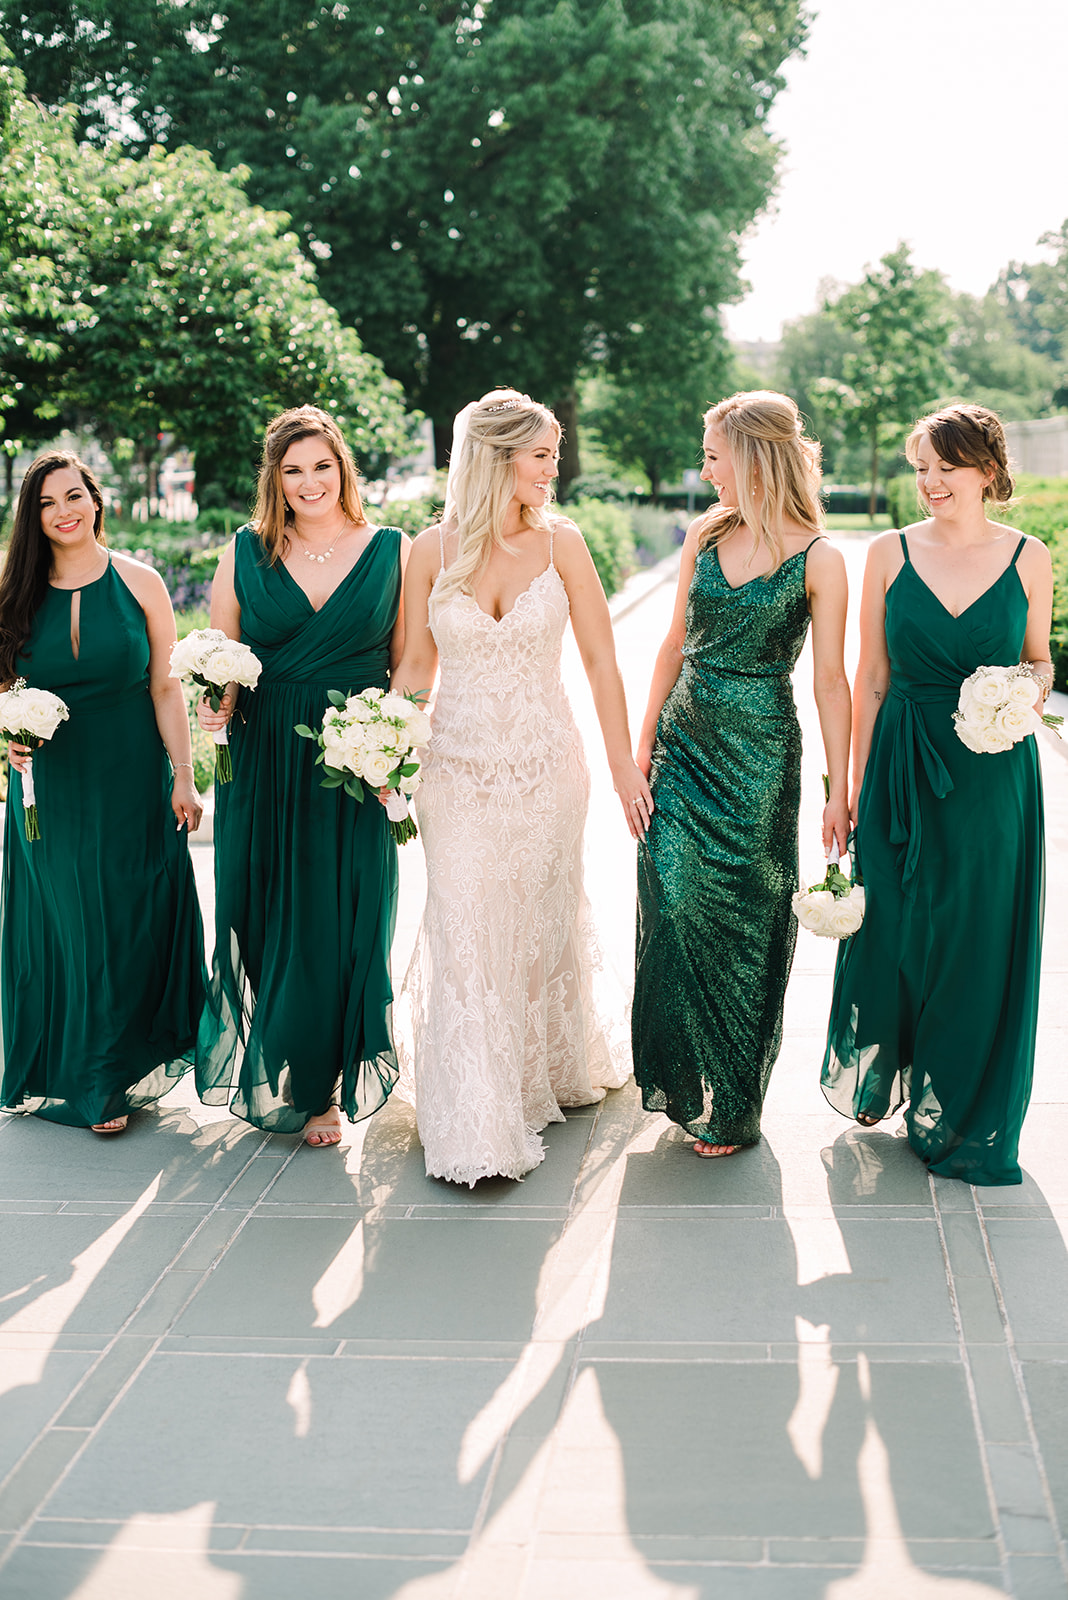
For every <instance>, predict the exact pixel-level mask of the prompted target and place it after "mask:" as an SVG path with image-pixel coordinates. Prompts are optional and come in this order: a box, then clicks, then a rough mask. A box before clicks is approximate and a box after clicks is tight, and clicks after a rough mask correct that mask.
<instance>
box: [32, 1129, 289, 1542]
mask: <svg viewBox="0 0 1068 1600" xmlns="http://www.w3.org/2000/svg"><path fill="white" fill-rule="evenodd" d="M271 1138H272V1135H271V1134H269V1133H268V1134H267V1135H266V1137H265V1138H264V1139H263V1141H262V1143H261V1144H260V1145H259V1147H258V1148H257V1149H256V1150H254V1151H253V1152H252V1154H251V1155H250V1156H249V1158H248V1160H247V1161H246V1162H245V1164H244V1166H243V1167H242V1168H241V1170H240V1171H239V1172H238V1173H236V1174H235V1175H234V1177H233V1179H232V1180H231V1181H230V1183H228V1184H227V1186H226V1188H225V1189H224V1190H223V1192H222V1194H221V1195H220V1196H219V1198H218V1200H217V1201H216V1202H215V1204H214V1205H213V1206H212V1208H211V1210H210V1211H208V1212H207V1213H206V1214H205V1215H204V1216H203V1217H202V1218H201V1219H200V1221H199V1222H198V1223H197V1226H196V1227H195V1228H194V1229H193V1232H192V1233H191V1234H190V1235H189V1237H188V1238H187V1239H184V1240H183V1241H182V1244H181V1247H180V1248H179V1249H178V1250H177V1251H176V1252H175V1254H174V1255H173V1256H172V1257H171V1259H170V1261H169V1262H168V1263H167V1265H166V1266H165V1267H164V1268H163V1270H162V1271H161V1272H160V1273H159V1274H158V1275H157V1276H156V1278H155V1279H154V1280H153V1282H152V1283H151V1284H150V1285H149V1287H148V1288H147V1289H146V1290H145V1293H144V1294H143V1295H142V1296H141V1298H140V1300H138V1302H137V1304H136V1305H135V1306H134V1308H133V1310H132V1311H131V1312H130V1314H129V1316H128V1317H126V1318H125V1320H124V1321H123V1323H122V1324H121V1326H120V1327H119V1328H118V1329H117V1330H116V1332H115V1333H114V1334H113V1335H112V1337H111V1338H110V1339H109V1341H108V1343H107V1344H106V1345H105V1346H104V1348H103V1350H101V1351H100V1353H99V1354H98V1356H97V1358H96V1360H95V1361H94V1362H93V1363H92V1365H91V1366H90V1367H89V1368H88V1369H87V1370H86V1372H85V1373H84V1375H83V1377H82V1378H81V1379H80V1381H79V1382H78V1383H77V1384H76V1385H75V1386H74V1388H73V1389H72V1390H71V1391H70V1393H69V1394H68V1395H66V1396H65V1398H64V1399H63V1401H62V1403H61V1404H60V1405H59V1406H58V1407H57V1409H56V1410H55V1411H54V1412H53V1414H52V1417H51V1418H50V1420H49V1421H48V1422H47V1423H46V1424H45V1425H44V1427H43V1428H41V1430H40V1431H39V1433H38V1434H37V1435H36V1436H35V1438H34V1439H33V1441H32V1443H31V1444H30V1445H28V1446H27V1448H26V1449H25V1450H24V1451H23V1453H22V1455H21V1456H20V1457H19V1458H18V1460H17V1461H16V1462H15V1463H14V1465H13V1466H12V1467H11V1469H10V1471H9V1472H8V1473H7V1474H6V1475H5V1477H4V1478H3V1479H0V1493H2V1492H3V1491H4V1489H6V1488H7V1486H8V1485H9V1484H10V1483H11V1482H12V1481H13V1480H14V1478H15V1477H16V1475H17V1473H18V1472H19V1469H20V1468H21V1467H22V1466H23V1464H24V1463H25V1462H26V1461H27V1459H28V1458H29V1456H30V1455H31V1454H32V1452H33V1451H34V1449H35V1448H36V1446H37V1445H38V1444H39V1443H40V1441H41V1440H42V1439H43V1438H45V1437H47V1435H48V1434H49V1433H52V1432H58V1431H67V1430H62V1429H61V1428H60V1427H59V1425H58V1423H57V1418H58V1417H59V1416H60V1415H61V1414H62V1412H63V1411H64V1410H65V1409H66V1407H67V1406H68V1405H69V1404H70V1403H71V1401H72V1400H73V1399H74V1398H75V1396H76V1395H77V1394H79V1393H80V1392H81V1390H82V1389H83V1388H84V1387H85V1385H86V1384H87V1383H88V1382H89V1380H90V1379H91V1378H92V1377H93V1375H94V1374H95V1373H96V1372H97V1371H98V1370H99V1368H100V1366H101V1365H102V1363H103V1362H104V1361H105V1360H106V1358H107V1357H108V1355H110V1353H111V1351H112V1350H113V1349H114V1348H115V1347H116V1345H117V1344H118V1342H119V1340H120V1339H121V1338H123V1336H124V1335H125V1332H126V1329H127V1328H129V1326H130V1324H131V1323H132V1322H133V1321H134V1319H135V1318H136V1317H137V1316H138V1315H139V1314H140V1312H141V1311H142V1309H143V1308H144V1307H145V1306H146V1305H147V1304H148V1302H149V1300H150V1299H151V1297H152V1295H153V1294H154V1293H155V1292H156V1290H157V1289H158V1288H159V1286H160V1284H161V1283H162V1282H163V1280H164V1279H165V1278H166V1277H167V1275H168V1273H170V1272H172V1271H173V1270H174V1268H175V1266H176V1264H177V1263H178V1262H179V1261H180V1260H181V1258H182V1256H183V1255H184V1254H185V1252H186V1250H188V1248H189V1246H190V1245H191V1244H192V1242H193V1240H194V1239H195V1238H196V1237H197V1235H198V1234H199V1233H200V1231H201V1229H203V1228H205V1227H206V1226H207V1224H208V1221H209V1219H210V1218H211V1217H213V1216H214V1215H215V1214H216V1212H218V1211H220V1210H221V1209H222V1207H223V1203H224V1201H225V1200H226V1197H227V1195H229V1194H230V1193H231V1191H232V1190H233V1189H234V1187H235V1186H236V1185H237V1184H238V1183H240V1181H241V1179H242V1178H243V1177H244V1176H245V1174H246V1172H248V1171H249V1170H250V1169H251V1167H252V1163H253V1162H254V1161H256V1160H257V1159H258V1158H259V1157H260V1156H261V1155H262V1154H263V1152H264V1150H265V1149H266V1147H267V1145H268V1144H269V1143H270V1140H271ZM299 1149H300V1145H299V1144H297V1145H295V1146H294V1148H293V1149H292V1150H291V1151H290V1152H289V1154H288V1155H287V1156H286V1157H285V1159H284V1160H283V1161H282V1162H281V1164H280V1165H279V1168H278V1170H277V1172H275V1173H274V1175H273V1177H272V1178H271V1180H270V1182H269V1183H268V1184H267V1186H266V1188H265V1189H264V1190H263V1191H262V1193H261V1194H260V1195H258V1196H257V1198H256V1200H255V1202H254V1203H253V1205H252V1206H251V1207H250V1208H249V1210H248V1212H247V1214H246V1216H245V1217H244V1218H243V1220H242V1221H241V1223H240V1224H239V1225H238V1227H237V1228H236V1229H235V1231H234V1233H233V1235H232V1237H231V1238H230V1239H229V1240H227V1242H226V1244H225V1245H224V1247H223V1249H222V1251H221V1252H220V1256H221V1255H225V1254H226V1252H227V1251H228V1250H229V1248H230V1246H231V1245H232V1244H233V1242H234V1240H235V1239H236V1238H237V1236H238V1234H239V1233H241V1232H242V1231H243V1229H244V1227H245V1224H246V1223H247V1222H248V1220H249V1218H250V1217H251V1216H252V1214H253V1212H254V1211H255V1210H256V1208H257V1206H258V1205H259V1204H260V1202H261V1201H262V1199H263V1198H264V1196H265V1195H267V1194H269V1193H270V1191H271V1189H272V1188H273V1187H274V1185H275V1184H276V1183H277V1182H278V1179H279V1178H280V1177H281V1176H282V1173H283V1172H284V1171H285V1169H286V1167H287V1166H288V1165H289V1163H290V1161H292V1160H293V1158H294V1156H295V1155H296V1154H297V1151H298V1150H299ZM217 1265H218V1260H217V1259H216V1260H213V1261H212V1262H211V1263H210V1265H209V1266H207V1267H206V1268H205V1269H204V1271H203V1272H202V1273H201V1274H200V1275H199V1277H198V1278H197V1282H196V1284H195V1286H194V1287H193V1289H192V1290H191V1291H190V1293H189V1294H188V1295H187V1296H186V1298H185V1300H184V1301H183V1302H182V1304H181V1305H180V1306H179V1307H178V1308H177V1310H176V1311H175V1312H174V1315H173V1316H172V1317H171V1319H170V1321H169V1322H168V1324H167V1327H166V1328H165V1329H164V1330H163V1331H162V1332H161V1333H159V1334H157V1335H156V1337H155V1338H154V1339H153V1340H152V1343H151V1345H150V1346H149V1348H148V1350H146V1351H145V1353H144V1355H143V1356H142V1358H141V1360H140V1361H139V1362H138V1363H137V1365H136V1366H135V1367H134V1369H133V1371H132V1372H131V1373H130V1374H129V1376H128V1377H127V1378H126V1380H125V1381H124V1382H123V1383H122V1384H120V1385H119V1387H118V1389H117V1390H116V1391H115V1393H114V1395H112V1397H111V1400H110V1401H109V1402H108V1404H107V1405H106V1406H105V1408H104V1410H103V1411H102V1412H101V1414H100V1416H99V1417H98V1418H97V1420H96V1422H95V1423H93V1425H92V1426H91V1427H90V1428H88V1429H87V1430H86V1436H85V1439H84V1440H83V1441H82V1444H81V1445H80V1446H79V1448H78V1449H77V1450H75V1451H74V1452H73V1453H72V1454H71V1457H70V1459H69V1460H68V1461H67V1462H66V1463H65V1465H64V1466H63V1469H62V1470H61V1471H60V1472H59V1473H58V1475H57V1476H56V1478H55V1479H54V1480H53V1481H52V1482H51V1483H50V1484H49V1485H48V1487H47V1489H46V1490H45V1491H44V1493H43V1494H42V1496H41V1498H40V1499H39V1500H38V1501H37V1502H36V1504H35V1505H34V1507H33V1510H32V1511H31V1512H30V1513H29V1515H28V1516H27V1518H26V1519H25V1521H24V1522H23V1523H22V1524H21V1525H20V1526H19V1527H18V1528H17V1529H16V1530H15V1532H14V1535H13V1537H12V1538H11V1540H10V1542H9V1544H8V1546H7V1548H6V1549H5V1550H3V1551H2V1552H0V1572H2V1571H3V1569H4V1567H5V1566H6V1565H7V1563H8V1562H9V1561H10V1559H11V1557H12V1556H13V1555H14V1554H15V1551H16V1550H17V1549H19V1548H20V1547H21V1546H22V1544H23V1543H24V1542H25V1535H26V1532H27V1531H28V1530H29V1529H30V1528H31V1527H32V1526H33V1524H34V1522H35V1521H36V1519H37V1516H38V1514H39V1512H40V1510H41V1507H42V1506H43V1505H44V1504H45V1503H46V1502H47V1501H48V1500H49V1499H50V1498H51V1496H52V1495H53V1494H55V1492H56V1490H57V1489H58V1488H59V1487H60V1486H61V1484H62V1483H63V1481H64V1479H65V1478H66V1477H67V1475H68V1473H69V1472H70V1471H71V1469H72V1468H73V1467H74V1466H75V1464H76V1463H77V1462H78V1461H80V1460H81V1457H82V1456H83V1455H84V1453H85V1451H86V1450H87V1449H88V1448H89V1446H90V1444H92V1442H93V1440H94V1439H95V1437H96V1435H97V1433H98V1432H99V1430H100V1429H101V1428H102V1427H103V1425H104V1423H105V1422H106V1421H107V1420H108V1418H109V1417H110V1416H111V1414H112V1412H113V1411H114V1410H115V1408H116V1407H117V1406H118V1405H119V1403H120V1402H121V1401H122V1400H123V1399H124V1398H125V1396H126V1395H127V1394H128V1393H129V1391H130V1389H131V1388H132V1387H133V1385H134V1383H135V1382H136V1381H137V1379H138V1378H139V1377H140V1375H141V1373H142V1372H143V1371H144V1369H145V1367H146V1366H147V1365H148V1363H149V1361H151V1359H152V1357H153V1356H154V1355H156V1354H157V1353H158V1351H159V1348H160V1346H161V1344H162V1342H163V1340H164V1339H165V1338H167V1337H168V1335H169V1333H170V1329H171V1328H172V1327H173V1325H174V1323H175V1321H176V1320H177V1319H178V1317H180V1316H181V1315H182V1312H183V1311H184V1310H185V1309H186V1307H187V1306H188V1305H189V1303H190V1301H191V1300H192V1299H193V1298H194V1297H195V1296H196V1295H197V1294H199V1292H200V1290H201V1288H202V1287H203V1284H204V1282H205V1281H206V1279H207V1278H208V1277H209V1276H210V1275H211V1273H212V1272H214V1270H215V1267H216V1266H217Z"/></svg>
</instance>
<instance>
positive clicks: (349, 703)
mask: <svg viewBox="0 0 1068 1600" xmlns="http://www.w3.org/2000/svg"><path fill="white" fill-rule="evenodd" d="M345 710H346V712H347V714H348V715H349V716H350V717H351V718H352V719H353V721H355V722H373V721H374V719H375V718H376V717H377V715H378V709H377V707H376V706H373V705H372V704H371V703H370V702H369V701H368V700H366V699H365V698H364V696H363V695H362V694H350V695H349V697H348V699H347V700H346V701H345Z"/></svg>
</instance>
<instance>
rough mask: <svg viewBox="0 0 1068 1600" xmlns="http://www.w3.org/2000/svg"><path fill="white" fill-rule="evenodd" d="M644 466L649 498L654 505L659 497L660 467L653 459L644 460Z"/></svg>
mask: <svg viewBox="0 0 1068 1600" xmlns="http://www.w3.org/2000/svg"><path fill="white" fill-rule="evenodd" d="M644 466H645V471H646V475H647V477H648V479H649V498H650V500H651V501H652V502H653V504H654V505H655V504H656V502H657V501H658V499H659V498H660V467H659V466H658V464H657V463H656V462H655V461H646V462H645V463H644Z"/></svg>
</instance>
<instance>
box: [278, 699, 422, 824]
mask: <svg viewBox="0 0 1068 1600" xmlns="http://www.w3.org/2000/svg"><path fill="white" fill-rule="evenodd" d="M329 698H330V704H329V706H328V707H327V709H326V711H325V712H324V713H323V725H322V728H321V730H320V731H319V732H318V733H316V732H315V730H314V729H312V728H309V727H307V726H306V725H305V724H304V723H303V722H298V723H297V726H296V730H295V731H296V732H297V733H299V734H300V736H301V738H302V739H314V740H315V741H316V743H317V744H318V745H319V747H320V750H319V755H318V756H317V758H316V765H317V766H318V765H320V764H321V765H322V766H323V767H324V768H325V769H326V776H325V777H324V778H323V788H324V789H341V788H343V789H344V790H345V793H346V794H350V795H351V796H352V798H353V799H354V800H358V801H362V800H363V793H364V791H363V786H364V784H367V785H368V787H369V788H371V789H373V790H374V791H375V792H377V791H378V790H379V789H389V790H390V791H391V793H390V795H389V798H388V799H387V801H386V815H387V816H388V817H389V825H390V830H391V832H392V834H393V837H394V839H396V841H397V843H398V844H407V842H408V840H409V839H414V838H415V836H416V832H417V829H416V826H415V823H414V822H413V821H412V819H411V816H410V815H409V805H408V800H409V797H410V796H411V795H413V794H414V793H415V791H416V789H417V788H418V786H419V777H420V773H419V763H418V761H413V760H412V759H411V754H412V751H413V750H415V749H416V748H417V747H418V746H419V745H423V744H426V742H427V740H428V739H429V738H430V718H429V717H428V716H427V714H426V712H425V711H424V710H423V708H422V706H421V705H420V704H419V702H418V700H417V699H416V698H415V696H414V695H406V694H390V693H388V692H387V691H385V690H383V689H374V688H372V689H364V690H363V692H362V693H361V694H350V695H348V696H347V697H346V696H345V695H343V694H341V693H340V692H339V691H338V690H337V689H331V690H330V696H329Z"/></svg>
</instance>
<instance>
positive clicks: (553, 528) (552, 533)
mask: <svg viewBox="0 0 1068 1600" xmlns="http://www.w3.org/2000/svg"><path fill="white" fill-rule="evenodd" d="M555 537H556V523H555V522H553V521H551V520H550V522H549V565H550V567H551V566H552V564H553V540H554V539H555Z"/></svg>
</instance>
